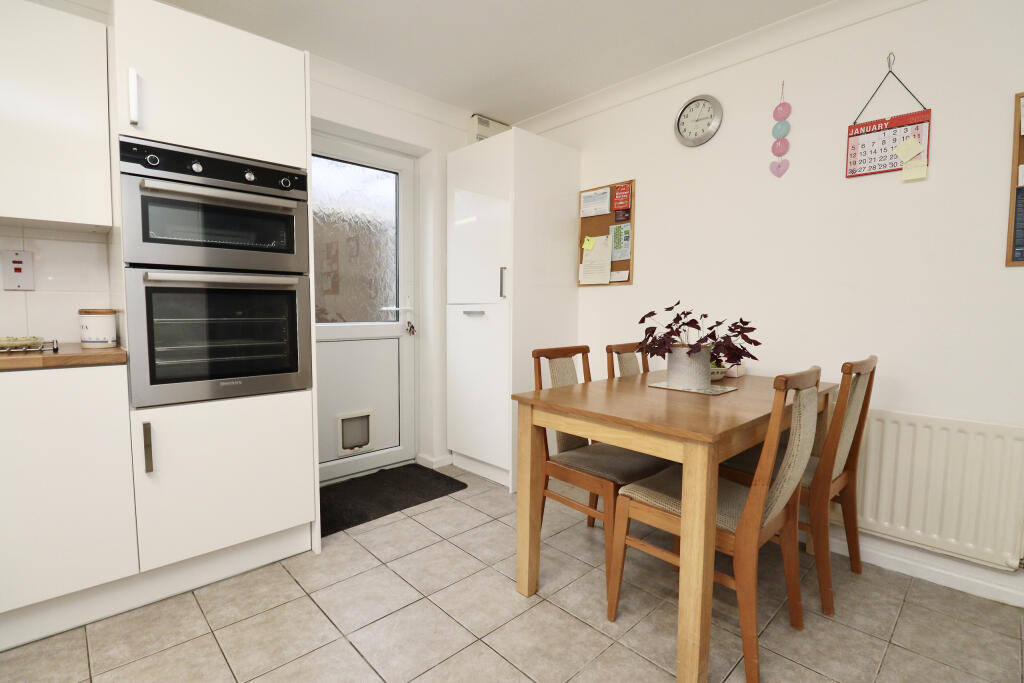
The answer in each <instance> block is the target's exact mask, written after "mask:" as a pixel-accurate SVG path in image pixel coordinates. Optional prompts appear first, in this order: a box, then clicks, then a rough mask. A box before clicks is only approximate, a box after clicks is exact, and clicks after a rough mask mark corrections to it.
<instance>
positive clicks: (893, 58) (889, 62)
mask: <svg viewBox="0 0 1024 683" xmlns="http://www.w3.org/2000/svg"><path fill="white" fill-rule="evenodd" d="M885 62H886V65H887V66H888V68H889V70H888V71H886V72H885V75H884V76H882V80H881V82H880V83H879V84H878V87H877V88H875V91H874V92H873V93H871V97H869V98H868V101H867V102H865V103H864V106H863V107H861V110H860V112H859V113H858V114H857V118H855V119H854V120H853V123H854V125H856V124H857V122H858V121H860V117H861V115H862V114H863V113H864V110H865V109H867V108H868V105H869V104H871V100H873V99H875V95H877V94H878V91H879V89H881V87H882V85H883V84H884V83H885V81H886V79H887V78H889V76H892V77H893V78H895V79H896V81H897V82H898V83H899V84H900V85H902V86H903V89H904V90H906V91H907V92H908V93H910V96H911V97H913V98H914V100H915V101H916V102H917V103H918V104H920V105H921V109H927V108H928V107H926V106H924V102H922V101H921V100H919V99H918V98H917V95H915V94H914V91H913V90H911V89H910V88H908V87H907V84H906V83H904V82H903V80H902V79H901V78H900V77H899V76H897V75H896V72H895V71H893V70H892V65H893V64H895V63H896V55H895V54H893V53H892V52H890V53H889V56H888V57H886V60H885Z"/></svg>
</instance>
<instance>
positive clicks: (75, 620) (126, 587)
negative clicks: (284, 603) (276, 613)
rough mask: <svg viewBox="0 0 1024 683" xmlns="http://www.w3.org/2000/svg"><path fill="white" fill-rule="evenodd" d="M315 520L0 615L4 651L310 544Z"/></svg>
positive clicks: (252, 565) (275, 558)
mask: <svg viewBox="0 0 1024 683" xmlns="http://www.w3.org/2000/svg"><path fill="white" fill-rule="evenodd" d="M310 542H311V540H310V525H309V524H302V525H299V526H297V527H292V528H291V529H285V530H284V531H278V532H277V533H275V534H271V535H269V536H264V537H263V538H257V539H255V540H252V541H248V542H246V543H239V544H238V545H235V546H232V547H230V548H224V549H223V550H218V551H216V552H212V553H207V554H206V555H201V556H200V557H194V558H192V559H191V560H185V561H184V562H178V563H176V564H172V565H169V566H166V567H161V568H159V569H154V570H153V571H148V572H144V573H142V574H136V575H134V576H129V577H127V578H124V579H119V580H117V581H112V582H110V583H105V584H102V585H100V586H94V587H93V588H87V589H85V590H82V591H78V592H76V593H71V594H69V595H63V596H61V597H59V598H53V599H52V600H46V601H45V602H38V603H36V604H34V605H27V606H25V607H20V608H18V609H16V610H11V611H10V612H5V613H3V614H0V651H3V650H6V649H8V648H11V647H15V646H16V645H21V644H23V643H28V642H31V641H33V640H38V639H39V638H44V637H46V636H51V635H53V634H55V633H61V632H63V631H67V630H68V629H71V628H75V627H78V626H81V625H83V624H88V623H91V622H93V621H96V620H98V619H103V618H105V617H109V616H112V615H114V614H120V613H121V612H126V611H128V610H131V609H135V608H136V607H141V606H143V605H148V604H149V603H151V602H156V601H157V600H162V599H164V598H167V597H170V596H172V595H177V594H179V593H184V592H185V591H190V590H192V589H194V588H199V587H200V586H205V585H206V584H209V583H213V582H214V581H219V580H221V579H224V578H227V577H229V576H234V575H236V574H241V573H242V572H246V571H249V570H250V569H255V568H257V567H262V566H263V565H265V564H269V563H271V562H275V561H277V560H281V559H284V558H286V557H291V556H292V555H297V554H299V553H301V552H305V551H306V550H309V548H310Z"/></svg>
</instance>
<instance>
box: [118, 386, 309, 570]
mask: <svg viewBox="0 0 1024 683" xmlns="http://www.w3.org/2000/svg"><path fill="white" fill-rule="evenodd" d="M147 431H148V432H149V439H148V442H149V449H150V451H151V456H150V457H149V458H147V455H146V451H147V439H146V432H147ZM131 433H132V454H133V458H134V473H135V504H136V511H137V520H138V521H137V523H138V528H139V534H138V535H139V565H140V567H141V569H142V571H148V570H150V569H154V568H156V567H162V566H164V565H168V564H171V563H173V562H178V561H180V560H184V559H187V558H190V557H195V556H197V555H202V554H204V553H208V552H211V551H213V550H219V549H220V548H226V547H228V546H231V545H234V544H236V543H241V542H243V541H248V540H250V539H254V538H258V537H260V536H266V535H267V534H271V533H274V532H276V531H281V530H283V529H290V528H292V527H294V526H298V525H299V524H304V523H308V522H311V521H312V520H313V517H314V509H313V505H314V502H313V501H314V490H315V486H316V483H315V480H314V471H313V459H314V446H313V404H312V397H311V393H310V392H309V391H292V392H286V393H280V394H267V395H264V396H247V397H244V398H235V399H226V400H220V401H203V402H199V403H186V404H181V405H173V406H161V407H157V408H143V409H139V410H133V411H131ZM147 460H148V462H149V464H150V465H151V466H147ZM147 470H150V471H147Z"/></svg>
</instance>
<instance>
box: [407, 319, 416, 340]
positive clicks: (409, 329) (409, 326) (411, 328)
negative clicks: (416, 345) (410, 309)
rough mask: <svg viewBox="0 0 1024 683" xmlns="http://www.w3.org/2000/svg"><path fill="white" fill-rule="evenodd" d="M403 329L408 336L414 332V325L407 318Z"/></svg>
mask: <svg viewBox="0 0 1024 683" xmlns="http://www.w3.org/2000/svg"><path fill="white" fill-rule="evenodd" d="M405 331H406V332H408V333H409V336H410V337H411V336H412V335H414V334H416V326H415V325H413V324H412V321H411V320H407V321H406V323H405Z"/></svg>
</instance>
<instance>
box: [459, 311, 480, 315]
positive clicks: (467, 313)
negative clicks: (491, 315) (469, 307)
mask: <svg viewBox="0 0 1024 683" xmlns="http://www.w3.org/2000/svg"><path fill="white" fill-rule="evenodd" d="M483 314H484V312H483V311H463V312H462V315H483Z"/></svg>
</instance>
